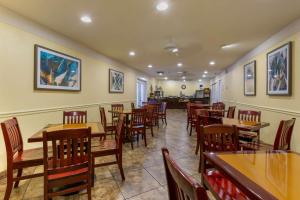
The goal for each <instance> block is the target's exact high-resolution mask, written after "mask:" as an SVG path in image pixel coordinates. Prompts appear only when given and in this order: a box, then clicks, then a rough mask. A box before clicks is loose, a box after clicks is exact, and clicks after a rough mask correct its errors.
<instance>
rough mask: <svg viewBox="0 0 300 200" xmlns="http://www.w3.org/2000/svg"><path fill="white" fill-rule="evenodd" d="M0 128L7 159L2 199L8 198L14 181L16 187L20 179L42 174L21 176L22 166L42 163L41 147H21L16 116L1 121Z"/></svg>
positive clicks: (6, 199)
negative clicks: (5, 182) (26, 148)
mask: <svg viewBox="0 0 300 200" xmlns="http://www.w3.org/2000/svg"><path fill="white" fill-rule="evenodd" d="M1 128H2V133H3V137H4V142H5V147H6V159H7V172H6V174H7V180H6V181H7V185H6V191H5V196H4V200H8V199H9V197H10V194H11V191H12V187H13V183H14V182H15V185H14V187H15V188H17V187H18V186H19V182H20V180H24V179H30V178H35V177H38V176H43V173H38V174H31V175H24V176H22V172H23V169H24V168H27V167H34V166H39V165H43V149H42V148H36V149H28V150H24V149H23V139H22V135H21V131H20V127H19V124H18V121H17V119H16V118H12V119H9V120H6V121H4V122H2V123H1ZM14 170H17V176H16V177H14Z"/></svg>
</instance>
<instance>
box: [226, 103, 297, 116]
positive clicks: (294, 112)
mask: <svg viewBox="0 0 300 200" xmlns="http://www.w3.org/2000/svg"><path fill="white" fill-rule="evenodd" d="M224 101H225V102H228V103H229V104H235V105H237V106H238V105H240V106H245V107H250V108H256V109H261V110H265V111H269V112H274V113H280V114H285V115H290V116H294V117H300V111H298V110H289V109H282V108H276V107H269V106H261V105H255V104H248V103H243V102H239V101H234V100H231V99H224Z"/></svg>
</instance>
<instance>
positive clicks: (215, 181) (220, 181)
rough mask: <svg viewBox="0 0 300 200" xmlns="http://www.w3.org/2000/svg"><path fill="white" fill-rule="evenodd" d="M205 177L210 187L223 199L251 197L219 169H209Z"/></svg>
mask: <svg viewBox="0 0 300 200" xmlns="http://www.w3.org/2000/svg"><path fill="white" fill-rule="evenodd" d="M204 179H206V181H207V182H208V183H209V184H210V187H211V188H212V189H213V190H214V192H215V193H216V194H217V195H218V196H219V198H220V199H222V200H229V199H237V200H244V199H245V200H246V199H247V200H248V199H249V198H248V197H247V196H246V195H245V194H244V193H243V192H242V191H240V190H239V189H238V188H237V187H236V186H235V185H234V184H233V183H232V182H231V181H230V180H228V179H227V178H225V177H224V176H223V175H222V174H221V173H220V172H219V171H217V170H214V169H213V170H207V171H206V173H205V174H204Z"/></svg>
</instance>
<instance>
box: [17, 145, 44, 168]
mask: <svg viewBox="0 0 300 200" xmlns="http://www.w3.org/2000/svg"><path fill="white" fill-rule="evenodd" d="M13 162H14V165H15V168H18V164H20V165H22V166H24V165H25V166H26V167H28V166H36V165H42V164H43V148H34V149H28V150H23V152H22V153H17V154H16V155H15V157H14V160H13Z"/></svg>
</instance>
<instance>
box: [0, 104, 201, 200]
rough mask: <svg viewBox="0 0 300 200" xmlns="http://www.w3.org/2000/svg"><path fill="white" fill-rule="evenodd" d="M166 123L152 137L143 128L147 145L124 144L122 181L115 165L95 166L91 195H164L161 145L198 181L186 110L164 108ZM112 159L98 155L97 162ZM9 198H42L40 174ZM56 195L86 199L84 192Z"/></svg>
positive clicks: (134, 198) (149, 199) (138, 199)
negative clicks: (132, 145) (94, 179)
mask: <svg viewBox="0 0 300 200" xmlns="http://www.w3.org/2000/svg"><path fill="white" fill-rule="evenodd" d="M167 119H168V125H167V126H166V125H162V124H161V125H160V128H159V129H157V128H154V137H152V136H151V134H150V131H147V139H148V146H147V147H145V146H144V143H143V141H141V140H140V141H139V144H137V143H135V144H134V150H131V147H130V144H125V145H124V150H123V152H124V153H123V167H124V172H125V177H126V180H125V181H124V182H123V181H122V179H121V177H120V173H119V169H118V167H117V166H113V165H112V166H108V167H102V168H97V169H96V171H95V173H96V181H95V186H94V188H93V189H92V199H95V200H96V199H97V200H98V199H99V200H100V199H101V200H119V199H120V200H121V199H129V200H163V199H168V193H167V185H166V178H165V172H164V166H163V161H162V155H161V148H162V147H167V148H168V149H169V151H170V154H171V156H173V157H174V158H175V160H176V161H177V162H178V164H179V165H180V166H181V167H182V169H184V170H185V171H186V173H188V174H189V175H191V176H192V177H193V178H194V179H195V180H197V181H200V175H199V173H198V172H197V170H198V164H199V156H196V155H195V154H194V151H195V146H196V135H195V133H193V135H192V136H191V137H190V136H189V134H188V132H187V131H186V114H185V112H184V111H183V110H168V112H167ZM111 159H114V157H106V158H103V159H102V158H101V159H99V160H98V162H104V161H107V160H111ZM41 170H42V167H38V168H35V169H28V170H27V172H28V173H32V172H33V171H35V172H38V171H41ZM5 183H6V180H0V199H3V196H4V192H5V187H6V185H5ZM11 199H14V200H15V199H18V200H38V199H43V178H42V177H40V178H35V179H31V180H26V181H21V182H20V186H19V188H17V189H13V192H12V195H11ZM56 199H67V200H79V199H80V200H81V199H87V196H86V194H85V193H84V192H82V193H80V194H77V195H73V196H69V197H61V198H56Z"/></svg>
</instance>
